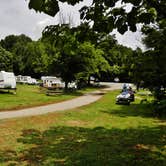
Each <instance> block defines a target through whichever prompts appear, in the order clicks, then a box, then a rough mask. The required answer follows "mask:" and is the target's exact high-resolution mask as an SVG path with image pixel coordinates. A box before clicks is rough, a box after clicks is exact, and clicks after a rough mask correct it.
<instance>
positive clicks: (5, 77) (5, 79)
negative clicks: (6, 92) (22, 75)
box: [0, 71, 16, 89]
mask: <svg viewBox="0 0 166 166" xmlns="http://www.w3.org/2000/svg"><path fill="white" fill-rule="evenodd" d="M0 89H16V79H15V75H14V73H12V72H5V71H1V72H0Z"/></svg>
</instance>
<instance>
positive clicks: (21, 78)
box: [16, 75, 37, 84]
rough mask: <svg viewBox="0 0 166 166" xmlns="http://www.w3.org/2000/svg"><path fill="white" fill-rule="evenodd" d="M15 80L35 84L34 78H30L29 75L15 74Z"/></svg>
mask: <svg viewBox="0 0 166 166" xmlns="http://www.w3.org/2000/svg"><path fill="white" fill-rule="evenodd" d="M16 82H17V83H21V84H37V81H36V79H35V78H32V77H31V76H22V75H18V76H16Z"/></svg>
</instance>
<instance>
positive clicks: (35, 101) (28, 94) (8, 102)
mask: <svg viewBox="0 0 166 166" xmlns="http://www.w3.org/2000/svg"><path fill="white" fill-rule="evenodd" d="M96 89H97V88H86V89H83V90H79V91H77V92H71V93H62V94H57V95H53V96H47V95H46V93H45V91H44V90H41V89H40V88H39V87H38V86H32V85H17V93H16V94H13V93H0V111H3V110H12V109H19V108H25V107H32V106H37V105H43V104H48V103H55V102H60V101H64V100H68V99H71V98H74V97H77V96H79V95H82V94H84V93H86V92H90V91H93V90H96Z"/></svg>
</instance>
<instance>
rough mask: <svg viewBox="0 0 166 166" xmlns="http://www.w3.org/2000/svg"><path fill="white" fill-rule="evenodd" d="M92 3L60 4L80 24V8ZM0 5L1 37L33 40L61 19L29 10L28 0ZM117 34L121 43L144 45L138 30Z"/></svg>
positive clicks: (2, 0)
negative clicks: (17, 36)
mask: <svg viewBox="0 0 166 166" xmlns="http://www.w3.org/2000/svg"><path fill="white" fill-rule="evenodd" d="M90 3H91V0H84V3H80V4H77V5H76V6H75V7H70V6H68V5H67V4H63V5H61V6H60V8H61V11H62V12H61V13H63V15H64V17H66V19H68V18H69V16H68V15H70V16H71V17H72V20H73V21H72V23H73V24H74V25H78V24H79V23H80V20H79V12H78V10H79V9H80V8H81V6H83V5H84V4H86V5H90ZM0 7H1V10H0V39H3V38H5V36H7V35H11V34H15V35H19V34H25V35H27V36H29V37H31V38H32V39H33V40H37V39H39V38H40V37H41V32H42V30H43V29H44V27H45V26H46V25H50V24H57V23H58V22H59V20H60V18H59V15H57V16H56V17H50V16H48V15H46V14H43V13H36V12H35V11H34V10H29V9H28V2H27V1H26V0H0ZM116 36H117V40H118V42H119V43H120V44H123V45H125V46H128V47H132V48H133V49H135V48H136V47H142V45H141V43H140V41H141V38H140V33H138V32H137V33H131V32H127V33H125V35H120V34H118V33H116Z"/></svg>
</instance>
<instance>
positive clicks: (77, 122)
mask: <svg viewBox="0 0 166 166" xmlns="http://www.w3.org/2000/svg"><path fill="white" fill-rule="evenodd" d="M66 124H67V125H69V126H84V125H86V124H88V123H87V122H85V121H81V120H70V121H67V122H66Z"/></svg>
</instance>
